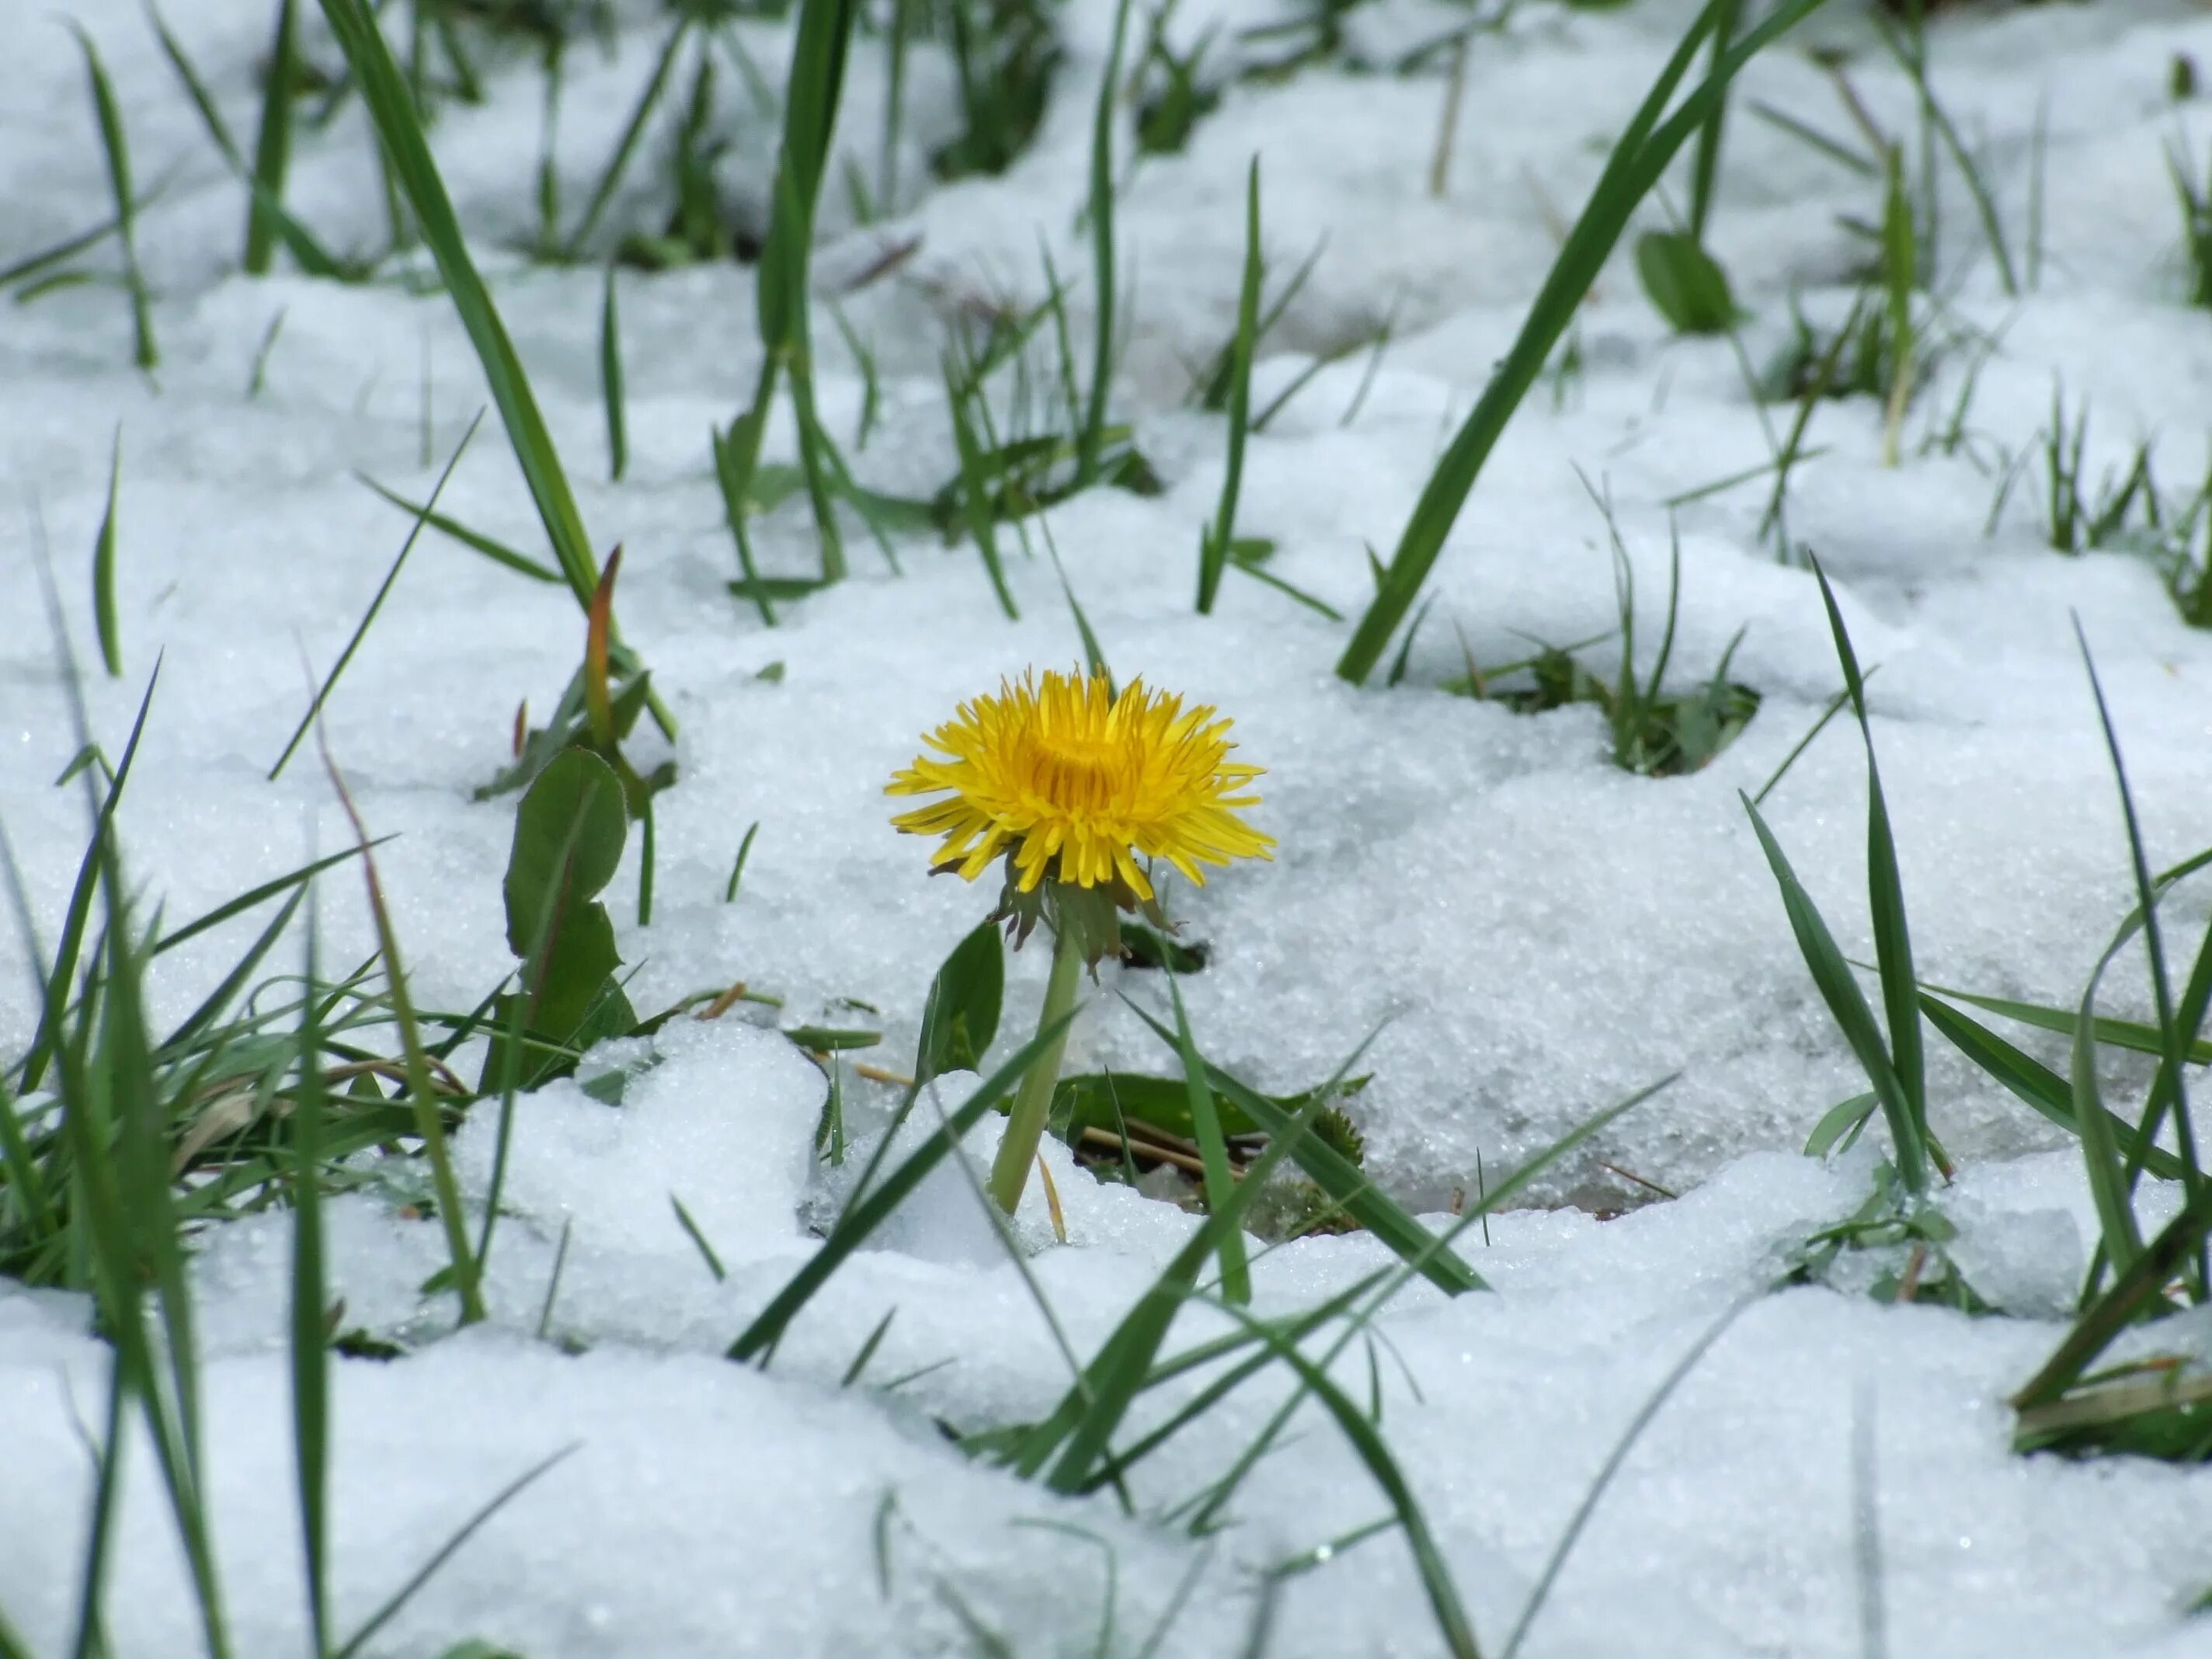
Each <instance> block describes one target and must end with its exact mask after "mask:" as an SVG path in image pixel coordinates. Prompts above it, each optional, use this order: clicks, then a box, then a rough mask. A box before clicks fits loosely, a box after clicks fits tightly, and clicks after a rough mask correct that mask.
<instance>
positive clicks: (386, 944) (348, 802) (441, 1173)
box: [323, 745, 484, 1639]
mask: <svg viewBox="0 0 2212 1659" xmlns="http://www.w3.org/2000/svg"><path fill="white" fill-rule="evenodd" d="M323 769H324V771H325V772H326V773H327V774H328V775H329V776H330V780H331V788H332V789H333V790H334V791H336V792H337V798H338V805H340V806H342V807H343V808H344V809H345V814H346V818H347V820H348V822H349V823H351V824H352V825H353V831H354V845H355V848H356V850H357V851H358V852H359V853H360V854H361V867H362V877H363V878H364V879H365V880H366V882H367V884H368V909H369V917H370V920H371V921H373V922H374V924H375V927H376V943H377V950H378V952H379V953H380V955H381V956H382V957H383V958H384V977H385V982H386V985H387V986H388V987H390V990H391V998H392V1021H393V1023H394V1024H396V1025H398V1028H399V1042H400V1051H401V1054H402V1055H403V1057H404V1060H405V1062H406V1073H407V1092H408V1095H409V1097H410V1103H411V1104H412V1106H413V1108H414V1113H415V1133H416V1136H417V1138H419V1139H421V1141H422V1151H423V1153H424V1155H425V1156H426V1157H427V1158H428V1159H429V1161H430V1181H431V1186H432V1188H433V1189H434V1190H435V1193H436V1194H437V1200H438V1220H439V1224H440V1225H441V1227H442V1228H443V1229H444V1231H445V1235H446V1249H447V1255H448V1256H449V1258H450V1259H451V1261H452V1267H453V1289H454V1291H455V1292H456V1294H457V1295H458V1296H459V1301H460V1322H461V1323H462V1324H464V1325H472V1324H475V1323H477V1322H479V1321H481V1320H482V1319H483V1316H484V1307H483V1294H482V1291H481V1289H480V1287H479V1286H478V1284H477V1263H476V1257H475V1256H474V1255H472V1254H471V1251H470V1249H469V1235H468V1224H467V1220H466V1218H465V1216H464V1214H463V1212H462V1209H461V1188H460V1183H459V1182H458V1181H457V1180H455V1179H454V1176H453V1159H452V1158H451V1157H450V1156H448V1154H447V1150H446V1130H445V1125H444V1123H443V1122H442V1121H441V1117H440V1108H439V1104H438V1094H437V1090H436V1086H435V1085H434V1084H433V1082H432V1081H431V1077H430V1066H429V1060H428V1057H427V1056H426V1055H425V1054H424V1053H423V1048H422V1029H421V1026H420V1025H419V1024H418V1023H417V1021H416V1018H415V1004H414V1000H413V999H412V998H411V997H410V995H409V994H408V990H407V969H406V966H405V964H404V963H402V962H401V960H400V957H399V937H398V933H397V932H396V931H395V930H394V928H393V927H392V912H391V910H390V908H388V907H387V906H386V903H385V902H384V885H383V883H382V882H381V881H380V880H379V879H378V877H377V873H376V859H375V855H374V854H372V853H371V852H370V851H369V850H368V825H367V824H365V823H362V818H361V814H360V812H359V811H358V810H357V809H356V807H355V805H354V804H353V796H352V794H351V793H349V791H348V790H347V788H346V783H345V779H344V777H343V775H341V774H340V773H339V771H338V768H337V761H336V760H334V759H333V758H332V757H331V753H330V750H329V748H328V746H327V745H325V747H324V750H323ZM356 1639H358V1638H356Z"/></svg>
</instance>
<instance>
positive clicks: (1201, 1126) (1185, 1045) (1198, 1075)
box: [1168, 969, 1252, 1303]
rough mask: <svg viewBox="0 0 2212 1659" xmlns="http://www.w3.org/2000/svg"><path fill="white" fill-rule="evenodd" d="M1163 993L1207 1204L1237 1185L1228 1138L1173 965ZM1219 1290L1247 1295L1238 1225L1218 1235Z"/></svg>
mask: <svg viewBox="0 0 2212 1659" xmlns="http://www.w3.org/2000/svg"><path fill="white" fill-rule="evenodd" d="M1168 994H1169V996H1170V998H1171V999H1172V1000H1173V1001H1174V1004H1175V1021H1176V1053H1177V1054H1178V1055H1179V1056H1180V1057H1181V1059H1182V1076H1183V1085H1184V1087H1185V1089H1186V1090H1187V1091H1188V1093H1189V1097H1190V1121H1191V1124H1192V1126H1193V1127H1194V1128H1195V1129H1196V1130H1197V1132H1198V1133H1197V1137H1196V1139H1197V1140H1198V1152H1199V1158H1200V1162H1201V1163H1202V1164H1204V1166H1205V1170H1206V1207H1207V1208H1208V1209H1213V1208H1216V1207H1218V1206H1221V1205H1224V1204H1226V1203H1228V1202H1229V1200H1230V1199H1231V1195H1232V1194H1234V1193H1235V1192H1236V1190H1237V1180H1236V1177H1235V1176H1233V1175H1231V1173H1230V1169H1229V1143H1228V1141H1227V1140H1226V1139H1225V1138H1224V1137H1223V1135H1222V1133H1221V1114H1220V1112H1219V1111H1218V1110H1217V1109H1216V1108H1215V1106H1214V1103H1213V1091H1212V1088H1211V1087H1210V1086H1209V1085H1207V1083H1206V1062H1205V1061H1204V1060H1201V1059H1200V1057H1199V1053H1198V1043H1197V1041H1196V1040H1195V1039H1194V1037H1192V1036H1191V1034H1190V1016H1189V1014H1188V1012H1186V1011H1185V1009H1184V1007H1183V1006H1182V985H1181V983H1180V982H1179V981H1178V980H1177V977H1176V974H1175V972H1174V970H1173V969H1170V970H1169V974H1168ZM1221 1293H1222V1294H1223V1295H1224V1296H1225V1297H1227V1298H1228V1299H1229V1300H1230V1301H1231V1302H1237V1303H1245V1302H1249V1301H1250V1300H1251V1299H1252V1269H1251V1267H1250V1266H1249V1264H1248V1263H1247V1262H1246V1261H1245V1259H1244V1232H1243V1229H1242V1228H1240V1227H1232V1228H1231V1229H1230V1230H1229V1231H1227V1232H1225V1233H1224V1234H1223V1235H1222V1236H1221Z"/></svg>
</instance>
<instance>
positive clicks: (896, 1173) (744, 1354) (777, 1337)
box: [728, 1010, 1074, 1364]
mask: <svg viewBox="0 0 2212 1659" xmlns="http://www.w3.org/2000/svg"><path fill="white" fill-rule="evenodd" d="M1073 1018H1074V1011H1073V1010H1071V1011H1070V1012H1068V1013H1067V1014H1066V1015H1064V1016H1063V1017H1061V1018H1059V1019H1056V1020H1054V1021H1052V1022H1051V1023H1050V1024H1047V1025H1046V1026H1044V1027H1043V1028H1042V1029H1041V1030H1039V1031H1038V1032H1037V1034H1036V1036H1033V1037H1031V1038H1030V1040H1029V1041H1028V1042H1025V1043H1024V1044H1023V1045H1022V1046H1021V1047H1020V1048H1018V1049H1017V1050H1015V1052H1014V1053H1013V1054H1012V1055H1010V1056H1008V1058H1007V1059H1006V1060H1005V1061H1004V1062H1003V1063H1002V1064H1000V1066H998V1067H997V1068H996V1069H995V1070H994V1071H993V1072H992V1073H991V1074H990V1075H989V1076H988V1077H987V1078H985V1079H983V1080H982V1081H981V1083H979V1084H977V1085H976V1086H975V1092H973V1093H972V1094H970V1095H969V1097H968V1098H967V1099H966V1100H965V1101H963V1103H961V1105H960V1106H959V1108H958V1109H957V1110H955V1111H954V1112H953V1113H951V1115H950V1116H949V1117H947V1118H946V1120H945V1127H944V1130H943V1132H942V1133H939V1134H935V1135H933V1136H931V1137H930V1139H928V1140H927V1142H926V1143H925V1144H924V1145H923V1146H921V1148H920V1149H919V1150H917V1151H916V1152H914V1153H913V1154H912V1155H911V1156H910V1157H908V1158H907V1159H906V1161H905V1162H904V1163H902V1164H900V1165H899V1166H898V1168H896V1170H892V1171H891V1172H890V1174H889V1175H887V1176H884V1178H883V1180H882V1181H881V1182H878V1183H877V1184H875V1185H874V1186H872V1187H871V1186H869V1185H868V1182H867V1178H866V1175H865V1174H864V1175H863V1177H862V1180H861V1182H860V1187H861V1188H862V1189H864V1196H862V1197H861V1198H860V1200H859V1201H858V1202H856V1203H855V1204H854V1205H853V1206H851V1207H850V1208H848V1209H847V1210H846V1211H845V1212H844V1213H843V1214H842V1215H841V1216H839V1217H838V1218H837V1221H836V1225H834V1226H833V1227H831V1228H830V1230H829V1237H827V1238H826V1239H824V1240H823V1243H822V1248H821V1249H818V1250H817V1251H816V1252H815V1253H814V1255H812V1256H811V1257H810V1258H809V1259H808V1260H807V1262H806V1265H805V1267H801V1268H800V1269H799V1271H798V1272H797V1273H794V1274H793V1275H792V1277H791V1279H789V1280H788V1281H787V1283H786V1284H785V1285H784V1287H783V1288H782V1289H781V1291H777V1292H776V1294H775V1297H774V1298H773V1299H772V1300H770V1302H769V1304H768V1306H767V1307H765V1308H763V1310H761V1312H760V1314H759V1316H757V1317H756V1318H755V1319H754V1320H753V1322H752V1323H751V1324H750V1325H748V1326H746V1327H745V1328H744V1331H743V1332H741V1333H740V1334H738V1340H736V1341H734V1342H732V1344H731V1345H730V1348H729V1355H728V1357H729V1358H732V1359H734V1360H739V1361H744V1360H750V1359H753V1358H756V1357H757V1358H760V1359H761V1360H762V1362H763V1364H765V1363H766V1360H767V1358H768V1356H769V1355H770V1354H772V1353H774V1352H775V1345H776V1344H777V1343H778V1342H779V1341H781V1340H782V1337H783V1333H784V1331H785V1329H786V1328H787V1327H788V1326H789V1325H790V1323H791V1322H792V1321H793V1319H795V1318H797V1317H798V1316H799V1310H801V1309H803V1308H804V1307H805V1305H806V1304H807V1303H808V1302H809V1301H811V1299H812V1298H813V1296H814V1293H815V1292H816V1291H818V1290H820V1289H821V1288H822V1286H823V1285H824V1284H825V1283H827V1282H828V1280H829V1276H830V1275H831V1274H832V1273H836V1271H837V1269H838V1268H839V1267H842V1266H843V1265H844V1263H845V1261H846V1260H847V1258H848V1257H849V1256H850V1255H852V1254H853V1252H854V1251H855V1250H857V1249H860V1246H861V1244H862V1243H865V1242H866V1239H867V1237H868V1236H869V1235H870V1234H872V1232H874V1231H875V1230H876V1229H877V1228H878V1227H879V1226H881V1225H883V1224H884V1221H885V1220H886V1219H888V1218H890V1213H891V1212H892V1211H894V1210H896V1208H897V1207H898V1206H899V1205H900V1204H901V1203H902V1202H903V1201H904V1200H905V1199H906V1197H907V1196H908V1194H910V1193H912V1192H913V1191H914V1189H915V1188H916V1187H918V1186H920V1185H921V1182H922V1179H923V1177H924V1176H927V1175H928V1173H929V1172H930V1171H931V1170H933V1169H935V1168H936V1167H937V1165H938V1164H939V1162H940V1161H941V1160H942V1159H943V1158H945V1154H946V1153H947V1152H950V1151H951V1149H952V1147H953V1146H954V1145H955V1144H957V1141H958V1139H959V1138H960V1137H961V1136H963V1135H965V1134H966V1133H968V1131H969V1128H970V1127H972V1126H973V1125H974V1124H975V1123H976V1122H977V1121H979V1120H980V1119H981V1117H982V1115H983V1114H984V1113H985V1112H987V1111H989V1110H991V1109H993V1108H994V1107H996V1106H997V1105H998V1104H999V1103H1000V1100H1001V1099H1002V1098H1003V1097H1005V1095H1006V1091H1008V1090H1010V1089H1011V1088H1012V1087H1013V1085H1014V1084H1015V1082H1016V1081H1017V1080H1018V1079H1020V1077H1021V1076H1022V1075H1023V1073H1025V1072H1027V1071H1028V1070H1029V1068H1030V1062H1031V1061H1033V1060H1036V1057H1037V1056H1038V1055H1039V1054H1042V1053H1043V1052H1044V1051H1045V1049H1046V1048H1048V1047H1049V1046H1051V1045H1052V1044H1054V1043H1055V1042H1059V1041H1060V1038H1061V1037H1062V1036H1064V1035H1066V1030H1067V1028H1068V1025H1069V1024H1070V1023H1071V1022H1072V1021H1073ZM888 1144H889V1142H888V1141H886V1142H885V1145H886V1146H888ZM871 1167H872V1166H871Z"/></svg>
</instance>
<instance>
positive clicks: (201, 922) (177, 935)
mask: <svg viewBox="0 0 2212 1659" xmlns="http://www.w3.org/2000/svg"><path fill="white" fill-rule="evenodd" d="M391 839H392V837H391V836H378V837H377V838H376V839H375V840H374V841H373V842H369V845H370V846H371V847H381V846H383V845H384V843H385V842H387V841H389V840H391ZM358 851H359V849H358V848H351V847H349V848H346V849H345V850H344V851H343V852H339V853H331V854H325V856H324V857H322V858H319V859H317V860H315V861H314V862H313V863H312V864H303V865H301V866H300V867H299V868H298V869H296V870H295V871H293V872H291V873H290V874H289V875H285V876H279V877H277V878H276V879H275V880H274V881H264V882H263V883H262V884H260V885H259V886H258V887H256V888H253V889H252V890H249V891H246V892H244V893H240V895H239V896H237V897H236V898H234V899H228V900H226V901H224V902H222V903H221V904H219V905H217V906H216V908H214V909H212V910H210V911H209V912H208V913H207V914H206V915H203V916H199V917H197V918H195V919H194V920H193V921H189V922H187V923H185V926H183V927H179V928H178V929H177V930H176V932H174V933H164V934H163V935H162V936H161V938H159V939H156V940H155V941H154V947H153V949H152V950H151V951H148V952H147V954H148V956H149V957H158V956H160V955H161V953H162V952H163V951H173V950H175V949H176V948H177V946H179V945H182V944H185V942H186V941H187V940H190V939H197V937H198V936H199V935H200V934H202V933H205V932H207V930H208V929H209V928H210V927H221V926H222V924H223V923H224V922H226V921H229V920H230V919H231V918H232V917H233V916H236V915H242V914H243V913H245V912H246V911H248V910H251V909H252V908H253V907H254V906H255V905H257V904H259V903H262V902H264V901H265V900H268V899H272V898H274V897H276V895H277V894H279V893H282V892H284V891H287V890H289V889H291V888H294V887H297V886H299V885H300V884H301V883H302V882H305V881H307V880H308V879H309V878H312V877H314V876H317V875H319V874H321V873H322V872H324V871H325V870H327V869H329V868H330V867H331V866H332V865H335V864H343V863H344V862H345V860H348V859H349V858H353V857H355V856H356V855H357V854H358Z"/></svg>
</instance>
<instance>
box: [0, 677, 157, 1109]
mask: <svg viewBox="0 0 2212 1659" xmlns="http://www.w3.org/2000/svg"><path fill="white" fill-rule="evenodd" d="M160 683H161V664H160V663H158V662H156V663H155V665H154V671H153V672H152V673H151V674H149V675H148V676H147V678H146V693H145V695H144V696H143V697H141V698H140V699H139V700H138V714H137V718H136V719H134V720H132V721H131V736H130V738H129V740H128V741H127V742H125V744H124V745H123V760H122V763H120V764H119V765H118V766H117V767H116V769H115V775H114V778H113V780H112V781H111V782H110V783H109V784H108V786H107V793H106V797H105V798H104V799H102V800H101V802H100V811H99V813H98V815H97V817H95V819H94V823H93V831H92V840H91V842H89V843H88V845H87V846H86V848H85V849H84V857H83V859H82V860H81V861H80V862H79V864H78V865H77V872H76V885H75V886H74V887H72V888H71V889H70V902H69V908H68V909H67V910H66V911H65V912H64V914H63V918H62V936H61V940H60V943H59V944H58V945H57V946H56V947H55V951H54V965H53V967H52V969H49V970H48V971H47V974H46V1005H45V1006H44V1008H43V1009H42V1010H41V1011H40V1016H39V1029H38V1030H37V1032H36V1033H35V1034H33V1036H32V1038H31V1046H30V1048H29V1049H28V1050H27V1052H26V1054H25V1055H24V1057H23V1064H22V1069H21V1073H20V1076H21V1087H22V1089H23V1091H25V1092H26V1093H27V1092H29V1091H31V1090H33V1089H35V1088H37V1087H38V1086H39V1079H40V1078H41V1077H42V1076H44V1075H45V1073H46V1066H47V1064H48V1062H49V1061H51V1060H52V1059H53V1057H54V1054H55V1053H56V1052H57V1051H58V1048H59V1047H60V1042H61V1029H62V1016H63V1013H64V1010H65V1009H67V1007H68V1006H69V1001H70V988H71V987H72V986H73V985H74V984H75V983H76V964H77V956H78V953H79V952H80V951H82V949H83V948H84V930H85V926H86V923H87V922H88V921H89V920H90V918H91V915H92V900H93V894H94V889H95V888H96V887H97V885H98V884H99V880H100V868H101V862H102V860H104V859H105V858H106V856H107V855H108V854H109V852H110V850H111V848H110V837H111V836H112V835H113V834H114V823H115V809H116V807H117V806H118V805H119V804H120V803H121V801H122V799H123V787H124V786H125V784H126V783H128V782H129V781H130V779H131V762H132V761H133V760H134V759H135V758H136V757H137V753H138V739H139V738H140V736H141V735H142V734H143V732H145V730H146V712H147V710H148V709H149V708H152V707H153V706H154V688H155V685H157V684H160Z"/></svg>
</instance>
